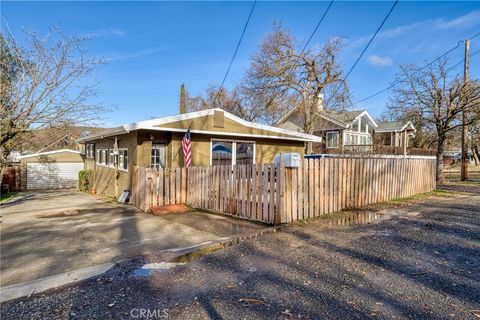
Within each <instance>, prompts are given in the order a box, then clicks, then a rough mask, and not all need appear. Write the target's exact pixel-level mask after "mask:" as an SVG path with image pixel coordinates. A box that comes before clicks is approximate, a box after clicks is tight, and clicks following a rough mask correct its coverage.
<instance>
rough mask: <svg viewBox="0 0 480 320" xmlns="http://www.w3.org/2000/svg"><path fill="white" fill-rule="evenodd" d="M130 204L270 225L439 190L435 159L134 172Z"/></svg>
mask: <svg viewBox="0 0 480 320" xmlns="http://www.w3.org/2000/svg"><path fill="white" fill-rule="evenodd" d="M133 174H134V177H133V181H134V184H133V188H132V199H131V203H133V204H134V205H135V206H137V207H139V208H141V209H143V210H149V208H150V207H151V206H157V205H164V204H178V203H186V204H188V205H190V206H192V207H196V208H202V209H207V210H213V211H218V212H223V213H225V214H229V215H234V216H237V217H240V218H245V219H249V220H257V221H261V222H264V223H269V224H279V223H288V222H292V221H296V220H302V219H308V218H314V217H318V216H321V215H323V214H327V213H332V212H336V211H340V210H344V209H353V208H360V207H363V206H366V205H369V204H373V203H378V202H384V201H388V200H391V199H395V198H403V197H408V196H411V195H414V194H418V193H423V192H429V191H432V190H434V189H435V186H436V185H435V159H433V158H427V157H407V158H403V157H387V158H386V157H377V158H375V157H370V158H352V157H350V158H341V157H340V158H324V159H308V160H304V162H303V165H302V166H301V167H300V168H285V167H284V166H283V165H280V164H277V165H275V164H254V165H239V166H233V167H231V166H209V167H191V168H188V170H187V169H185V168H177V169H172V170H171V171H167V170H166V171H163V170H152V169H145V168H140V167H135V168H134V171H133Z"/></svg>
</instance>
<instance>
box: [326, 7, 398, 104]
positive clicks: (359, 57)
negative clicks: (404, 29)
mask: <svg viewBox="0 0 480 320" xmlns="http://www.w3.org/2000/svg"><path fill="white" fill-rule="evenodd" d="M397 3H398V0H396V1H395V2H394V3H393V5H392V7H391V8H390V10H389V11H388V13H387V15H386V16H385V17H384V18H383V20H382V23H381V24H380V26H379V27H378V28H377V30H376V31H375V33H374V34H373V36H372V37H371V38H370V40H369V41H368V43H367V45H366V46H365V48H363V50H362V53H360V55H359V56H358V58H357V60H355V63H354V64H353V65H352V67H351V68H350V70H349V71H348V72H347V75H346V76H345V78H343V81H342V82H341V84H340V86H338V87H337V89H336V90H335V91H334V93H333V94H332V95H331V97H334V96H335V95H336V94H337V92H338V90H340V88H341V87H343V86H344V83H345V81H346V80H347V78H348V76H349V75H350V74H351V73H352V71H353V70H354V69H355V67H356V66H357V64H358V62H359V61H360V59H361V58H362V56H363V54H364V53H365V51H367V49H368V47H370V44H371V43H372V42H373V40H374V39H375V37H376V36H377V34H378V32H379V31H380V30H381V29H382V27H383V25H384V24H385V22H386V21H387V19H388V17H390V14H391V13H392V11H393V9H395V6H396V5H397Z"/></svg>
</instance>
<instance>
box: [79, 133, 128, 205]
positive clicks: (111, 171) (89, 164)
mask: <svg viewBox="0 0 480 320" xmlns="http://www.w3.org/2000/svg"><path fill="white" fill-rule="evenodd" d="M117 139H118V147H119V148H122V149H123V148H125V149H127V150H128V171H123V170H118V171H116V170H115V168H113V167H110V166H105V165H102V164H98V163H96V160H95V159H92V158H85V165H84V168H85V169H87V170H92V184H93V187H95V189H96V192H97V194H99V195H104V196H109V197H117V196H118V195H119V194H120V193H122V192H123V190H130V187H131V179H132V170H131V168H133V166H134V165H135V164H136V163H137V155H136V154H137V148H136V146H137V133H136V132H131V133H128V134H124V135H119V136H118V137H117ZM92 143H95V157H96V151H97V150H98V149H113V144H114V137H108V138H104V139H99V140H95V141H92ZM116 177H117V179H116Z"/></svg>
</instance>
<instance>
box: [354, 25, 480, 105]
mask: <svg viewBox="0 0 480 320" xmlns="http://www.w3.org/2000/svg"><path fill="white" fill-rule="evenodd" d="M479 35H480V32H479V33H477V34H475V35H473V36H471V37H470V40H472V39H474V38H475V37H478V36H479ZM463 43H464V41H463V40H460V41H458V43H457V45H456V46H455V47H453V48H451V49H450V50H448V51H446V52H444V53H443V54H441V55H440V56H439V57H438V58H436V59H434V60H433V61H431V62H429V63H427V64H426V65H424V66H423V67H422V68H420V69H419V71H421V70H424V69H425V68H427V67H429V66H431V65H432V64H434V63H435V62H437V61H438V60H440V59H441V58H443V57H445V56H447V55H448V54H449V53H450V52H452V51H454V50H455V49H457V48H458V47H460V45H462V44H463ZM478 52H479V51H478V50H477V51H475V52H474V53H473V54H472V55H470V56H471V57H472V56H474V55H476V54H478ZM462 62H463V59H462V60H461V61H460V62H459V63H457V64H456V65H455V66H454V67H456V66H458V64H460V63H462ZM401 81H402V80H397V81H395V82H393V83H392V84H391V85H390V86H388V87H387V88H385V89H382V90H380V91H377V92H375V93H373V94H371V95H369V96H368V97H366V98H363V99H361V100H358V101H355V102H353V103H352V104H351V105H350V106H354V105H356V104H359V103H361V102H364V101H366V100H369V99H371V98H373V97H376V96H378V95H379V94H382V93H384V92H386V91H388V90H390V89H392V88H393V87H394V86H395V85H397V84H398V83H400V82H401Z"/></svg>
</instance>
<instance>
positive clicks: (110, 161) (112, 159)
mask: <svg viewBox="0 0 480 320" xmlns="http://www.w3.org/2000/svg"><path fill="white" fill-rule="evenodd" d="M107 154H108V160H107V165H108V166H109V167H112V168H113V167H115V164H116V161H115V160H116V159H115V152H114V150H113V149H108V152H107Z"/></svg>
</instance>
